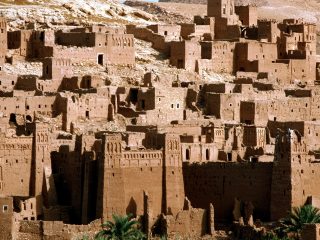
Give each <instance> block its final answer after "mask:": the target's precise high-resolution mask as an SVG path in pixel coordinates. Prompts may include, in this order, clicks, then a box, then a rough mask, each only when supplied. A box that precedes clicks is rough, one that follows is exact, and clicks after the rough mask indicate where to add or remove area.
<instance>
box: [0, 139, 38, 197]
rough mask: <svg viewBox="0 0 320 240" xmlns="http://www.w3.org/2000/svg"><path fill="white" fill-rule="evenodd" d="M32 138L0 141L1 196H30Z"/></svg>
mask: <svg viewBox="0 0 320 240" xmlns="http://www.w3.org/2000/svg"><path fill="white" fill-rule="evenodd" d="M31 159H32V137H15V138H7V137H4V136H2V137H1V140H0V162H1V163H0V172H1V175H0V186H1V187H0V194H3V195H16V196H25V197H27V196H29V194H30V184H31V183H30V181H31V180H30V179H31V172H30V171H24V172H21V169H31V164H32V163H31Z"/></svg>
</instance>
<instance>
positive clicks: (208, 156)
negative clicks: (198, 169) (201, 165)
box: [206, 149, 210, 161]
mask: <svg viewBox="0 0 320 240" xmlns="http://www.w3.org/2000/svg"><path fill="white" fill-rule="evenodd" d="M206 160H207V161H208V160H210V151H209V149H206Z"/></svg>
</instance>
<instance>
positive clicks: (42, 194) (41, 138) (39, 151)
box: [32, 122, 57, 215]
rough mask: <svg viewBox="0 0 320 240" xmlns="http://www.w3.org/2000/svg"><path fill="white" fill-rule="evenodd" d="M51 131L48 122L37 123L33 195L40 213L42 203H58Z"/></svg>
mask: <svg viewBox="0 0 320 240" xmlns="http://www.w3.org/2000/svg"><path fill="white" fill-rule="evenodd" d="M50 152H51V151H50V132H49V125H48V124H46V123H40V122H36V123H35V130H34V144H33V172H34V174H33V179H34V184H33V189H32V192H33V195H34V196H35V197H36V199H37V212H38V215H40V214H41V213H42V205H43V204H45V205H47V206H52V205H55V204H56V201H57V199H56V191H55V185H54V180H53V176H52V167H51V155H50Z"/></svg>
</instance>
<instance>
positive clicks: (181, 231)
mask: <svg viewBox="0 0 320 240" xmlns="http://www.w3.org/2000/svg"><path fill="white" fill-rule="evenodd" d="M208 220H209V216H208V211H206V210H204V209H195V208H191V209H188V210H183V211H181V212H179V213H178V215H177V216H176V217H174V216H166V228H167V233H168V235H169V236H175V235H176V236H181V237H186V238H199V237H202V236H203V235H205V234H207V233H208V227H209V224H208Z"/></svg>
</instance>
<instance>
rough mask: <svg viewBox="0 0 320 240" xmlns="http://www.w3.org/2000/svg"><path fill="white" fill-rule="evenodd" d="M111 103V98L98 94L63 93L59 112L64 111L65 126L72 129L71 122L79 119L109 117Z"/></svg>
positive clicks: (59, 102) (58, 103)
mask: <svg viewBox="0 0 320 240" xmlns="http://www.w3.org/2000/svg"><path fill="white" fill-rule="evenodd" d="M110 104H111V102H110V99H109V101H108V99H106V98H105V97H103V96H99V95H97V94H84V95H81V96H78V95H70V94H66V95H64V94H62V95H61V96H60V97H58V101H57V107H58V106H59V107H58V108H59V109H57V112H59V113H60V112H61V113H62V118H63V128H64V129H70V127H71V123H72V122H76V121H77V120H78V119H98V120H103V119H104V120H106V119H108V113H109V108H110V107H109V106H110Z"/></svg>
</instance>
